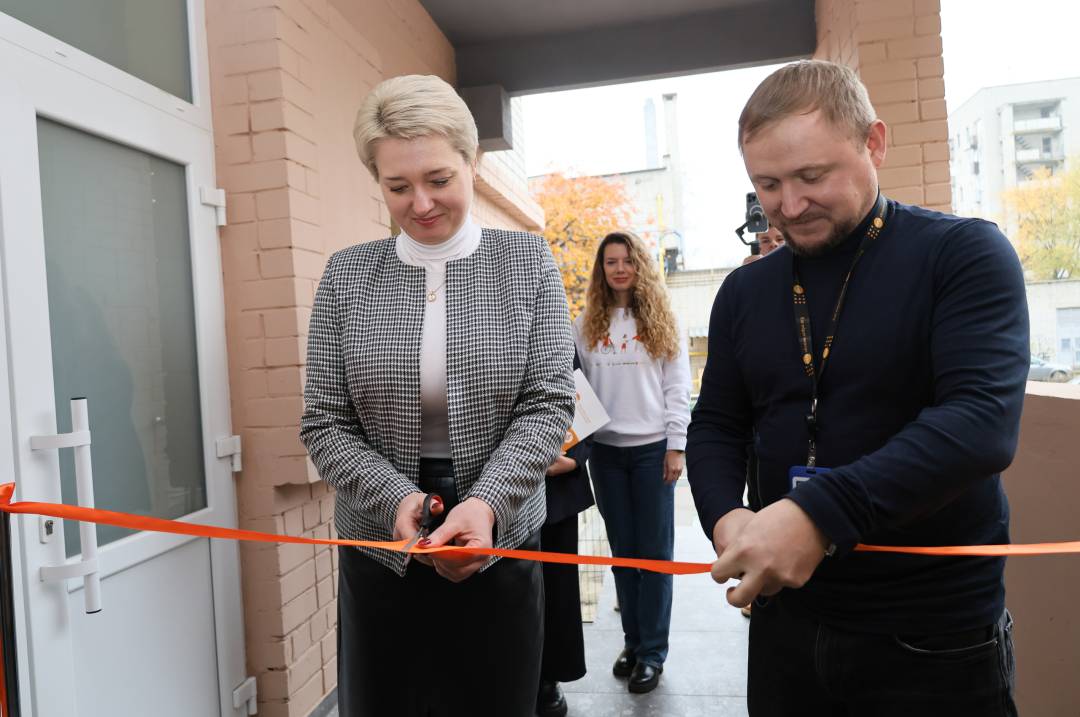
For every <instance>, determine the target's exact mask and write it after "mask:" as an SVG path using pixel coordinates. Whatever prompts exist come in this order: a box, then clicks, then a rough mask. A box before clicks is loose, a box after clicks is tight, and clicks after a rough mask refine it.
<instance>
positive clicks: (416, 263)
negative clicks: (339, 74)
mask: <svg viewBox="0 0 1080 717" xmlns="http://www.w3.org/2000/svg"><path fill="white" fill-rule="evenodd" d="M354 134H355V138H356V144H357V148H358V150H359V153H360V157H361V159H362V160H363V161H364V163H365V165H366V166H367V168H368V169H369V170H370V171H371V174H372V176H373V177H374V178H375V180H376V181H377V182H378V184H379V188H380V190H381V191H382V195H383V197H384V199H385V200H386V206H387V209H388V210H389V212H390V216H391V217H392V218H393V219H394V221H395V223H396V224H397V225H398V226H399V227H400V228H401V233H400V234H398V235H397V236H396V237H391V238H389V239H384V240H381V241H374V242H368V243H363V244H358V245H356V246H353V247H350V248H348V249H345V250H343V251H340V252H337V253H336V254H334V255H333V256H332V257H330V260H329V262H328V264H327V267H326V272H325V274H324V275H323V278H322V281H321V282H320V284H319V288H318V291H317V292H316V296H315V304H314V307H313V309H312V315H311V325H310V330H309V339H308V357H307V384H306V386H305V390H304V398H305V411H304V416H303V419H302V422H301V430H300V436H301V440H302V441H303V442H304V445H305V446H307V448H308V451H309V452H310V454H311V458H312V461H313V462H314V463H315V466H316V467H317V468H318V470H319V474H320V476H321V477H322V478H323V480H324V481H326V482H327V483H328V484H329V485H331V486H333V487H334V488H335V489H336V496H337V506H336V511H335V523H336V527H337V532H338V533H339V534H340V535H341V536H342V537H345V538H358V539H371V540H390V539H399V538H411V537H412V536H414V535H415V534H416V533H417V531H418V529H419V526H420V520H421V506H422V504H423V500H424V496H425V494H429V493H437V494H438V495H439V496H440V497H441V498H442V499H443V501H444V503H445V504H446V508H447V510H446V511H445V512H444V513H443V515H442V516H440V517H441V518H443V519H444V522H443V523H442V524H441V525H440V526H439V527H438V528H437V529H435V530H434V531H433V532H432V534H431V535H430V538H429V540H430V544H431V545H432V546H438V545H443V544H454V545H466V546H476V547H491V546H492V545H495V546H498V547H504V548H518V547H525V548H536V547H537V545H538V536H539V530H540V527H541V525H542V524H543V522H544V515H545V496H544V473H545V470H546V469H547V468H548V466H549V465H551V463H552V461H553V460H554V459H555V458H556V456H557V455H558V454H559V450H560V447H561V444H562V442H563V437H564V435H565V433H566V429H567V428H568V427H569V425H570V422H571V419H572V418H573V411H574V382H573V375H572V372H571V362H572V358H573V352H574V344H573V338H572V334H571V330H570V322H569V317H568V313H567V306H566V297H565V295H564V293H563V288H562V281H561V278H560V275H559V271H558V269H557V268H556V266H555V263H554V260H553V259H552V256H551V252H550V250H549V249H548V247H547V244H546V242H545V241H544V240H543V239H542V238H541V237H538V236H535V235H532V234H526V233H522V232H511V231H501V230H495V229H486V228H480V227H479V226H477V225H476V224H475V223H474V222H473V220H472V219H471V218H470V210H471V206H472V199H473V181H474V175H475V171H476V162H477V133H476V126H475V124H474V122H473V119H472V115H471V114H470V112H469V110H468V108H467V107H466V106H465V104H464V102H462V100H461V99H460V98H459V97H458V95H457V93H456V92H454V90H453V88H452V87H450V86H449V85H448V84H446V83H445V82H443V81H442V80H440V79H439V78H437V77H432V76H417V75H413V76H407V77H397V78H392V79H389V80H386V81H385V82H383V83H381V84H379V85H378V86H377V87H375V89H374V90H373V91H372V92H371V94H370V95H369V96H368V97H367V98H366V100H365V101H364V103H363V105H362V107H361V108H360V111H359V113H358V115H357V121H356V126H355V130H354ZM339 558H340V571H339V592H338V645H339V649H338V701H339V711H340V714H341V715H342V717H357V716H360V715H365V716H366V715H380V716H381V715H395V716H402V715H404V716H410V715H444V714H445V715H459V714H460V715H465V714H467V715H473V716H476V715H493V716H495V715H497V716H498V717H516V716H519V715H520V716H524V715H529V714H532V712H533V710H534V707H535V699H536V694H537V685H538V683H539V673H540V654H541V643H542V629H543V624H542V621H543V618H542V608H543V589H542V578H541V570H540V565H539V564H538V563H534V562H531V561H516V560H506V561H494V560H490V559H485V558H478V559H472V560H466V559H462V558H460V557H459V558H450V557H443V558H428V557H425V556H415V557H414V558H413V559H412V560H411V561H409V562H408V563H407V564H406V560H405V556H403V555H401V554H397V553H390V552H380V551H366V550H358V549H355V548H341V549H340V551H339Z"/></svg>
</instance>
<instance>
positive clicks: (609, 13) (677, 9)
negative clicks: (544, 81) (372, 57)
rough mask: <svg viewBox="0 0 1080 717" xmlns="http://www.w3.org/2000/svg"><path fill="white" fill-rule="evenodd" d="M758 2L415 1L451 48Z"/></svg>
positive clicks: (693, 0)
mask: <svg viewBox="0 0 1080 717" xmlns="http://www.w3.org/2000/svg"><path fill="white" fill-rule="evenodd" d="M757 2H760V0H420V4H421V5H423V6H424V8H425V9H426V10H427V11H428V13H429V14H430V15H431V17H432V18H433V19H434V20H435V22H436V24H438V26H439V27H440V28H441V29H442V31H443V34H444V35H446V37H447V39H449V40H450V42H451V43H453V44H454V45H455V46H457V45H473V44H479V43H487V42H492V41H497V40H502V39H507V38H521V37H533V36H536V35H548V34H551V33H559V32H580V31H582V30H592V29H596V28H602V27H609V26H611V25H633V24H638V23H645V22H663V21H665V20H669V19H671V18H676V17H683V16H686V15H696V14H698V13H707V12H714V11H716V10H718V9H724V8H732V7H737V6H740V5H753V4H755V3H757Z"/></svg>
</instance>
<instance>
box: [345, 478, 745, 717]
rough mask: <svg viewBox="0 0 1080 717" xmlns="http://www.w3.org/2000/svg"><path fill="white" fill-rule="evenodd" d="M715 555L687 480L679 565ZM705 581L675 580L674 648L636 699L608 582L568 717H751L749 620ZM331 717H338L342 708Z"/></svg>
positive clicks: (680, 502)
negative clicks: (621, 662)
mask: <svg viewBox="0 0 1080 717" xmlns="http://www.w3.org/2000/svg"><path fill="white" fill-rule="evenodd" d="M713 557H714V556H713V553H712V549H711V548H710V546H709V544H708V542H707V541H706V539H705V535H704V533H703V532H702V531H701V528H700V527H699V526H698V520H697V514H696V513H695V511H694V505H693V500H692V499H691V497H690V486H689V485H688V484H687V483H686V480H685V479H683V480H681V481H679V485H678V486H677V488H676V490H675V559H676V560H687V561H694V562H708V561H710V560H712V559H713ZM724 595H725V591H724V587H723V586H721V585H717V584H716V583H714V582H713V581H712V579H711V578H710V577H709V576H708V575H683V576H678V575H677V576H675V599H674V605H673V607H672V619H671V643H670V644H671V648H670V652H669V654H668V661H667V664H666V665H665V666H664V674H663V676H662V677H661V678H660V685H659V686H658V687H657V688H656V689H655V690H653V691H652V692H651V693H649V694H647V695H633V694H630V693H629V692H628V691H627V689H626V680H620V679H618V678H616V677H614V676H613V675H612V674H611V664H612V663H613V662H614V661H615V658H616V656H618V654H619V651H620V650H622V646H623V641H622V626H621V624H620V622H619V613H617V612H615V610H614V607H615V587H614V581H613V580H612V579H611V574H610V573H609V574H608V575H607V576H606V577H605V579H604V587H603V591H602V592H601V595H600V607H599V610H598V611H597V616H596V621H595V622H593V623H591V624H586V625H585V659H586V664H587V665H588V674H586V675H585V677H583V678H582V679H580V680H578V681H577V682H571V683H567V684H565V685H563V688H564V690H565V691H566V700H567V703H568V704H569V707H570V713H569V715H568V717H746V640H747V628H748V626H749V623H750V621H749V620H747V619H746V618H744V617H743V616H742V615H741V614H740V613H739V611H738V610H736V609H735V608H733V607H731V606H730V605H728V604H727V602H726V600H725V599H724ZM327 717H338V712H337V708H336V707H335V708H333V709H332V710H331V711H330V712H328V713H327Z"/></svg>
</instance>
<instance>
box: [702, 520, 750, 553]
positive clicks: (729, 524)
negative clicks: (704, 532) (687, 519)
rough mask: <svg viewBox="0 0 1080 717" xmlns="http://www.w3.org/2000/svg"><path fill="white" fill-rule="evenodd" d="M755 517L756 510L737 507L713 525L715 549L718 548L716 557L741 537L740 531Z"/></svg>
mask: <svg viewBox="0 0 1080 717" xmlns="http://www.w3.org/2000/svg"><path fill="white" fill-rule="evenodd" d="M753 518H754V511H752V510H749V509H747V508H736V509H735V510H733V511H731V512H729V513H726V514H724V516H723V517H721V518H720V520H718V521H716V525H714V526H713V530H712V542H713V549H714V550H716V557H720V556H721V555H723V553H724V550H725V549H726V548H727V546H729V545H731V544H732V543H734V542H735V538H737V537H739V533H741V532H742V530H743V528H745V527H746V524H747V523H749V522H750V521H751V520H752V519H753Z"/></svg>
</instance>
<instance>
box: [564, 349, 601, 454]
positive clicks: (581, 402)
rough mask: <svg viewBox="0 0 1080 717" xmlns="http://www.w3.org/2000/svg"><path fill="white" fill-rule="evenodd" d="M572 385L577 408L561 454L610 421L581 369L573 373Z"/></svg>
mask: <svg viewBox="0 0 1080 717" xmlns="http://www.w3.org/2000/svg"><path fill="white" fill-rule="evenodd" d="M574 384H575V386H576V387H577V407H576V408H575V410H574V423H573V424H572V425H571V426H570V430H568V431H567V432H566V440H565V441H564V442H563V447H562V449H563V453H566V452H567V451H568V450H570V449H571V448H573V447H574V446H576V445H577V444H578V443H580V442H581V441H583V440H584V439H585V438H587V437H589V436H590V435H592V434H593V433H595V432H596V429H598V428H601V427H602V426H603V425H604V424H605V423H607V422H608V421H610V420H611V418H609V417H608V415H607V411H605V410H604V407H603V406H601V405H600V399H599V398H597V397H596V393H594V392H593V390H592V386H590V385H589V382H588V381H587V380H586V379H585V374H583V373H582V372H581V369H577V370H575V371H574Z"/></svg>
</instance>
